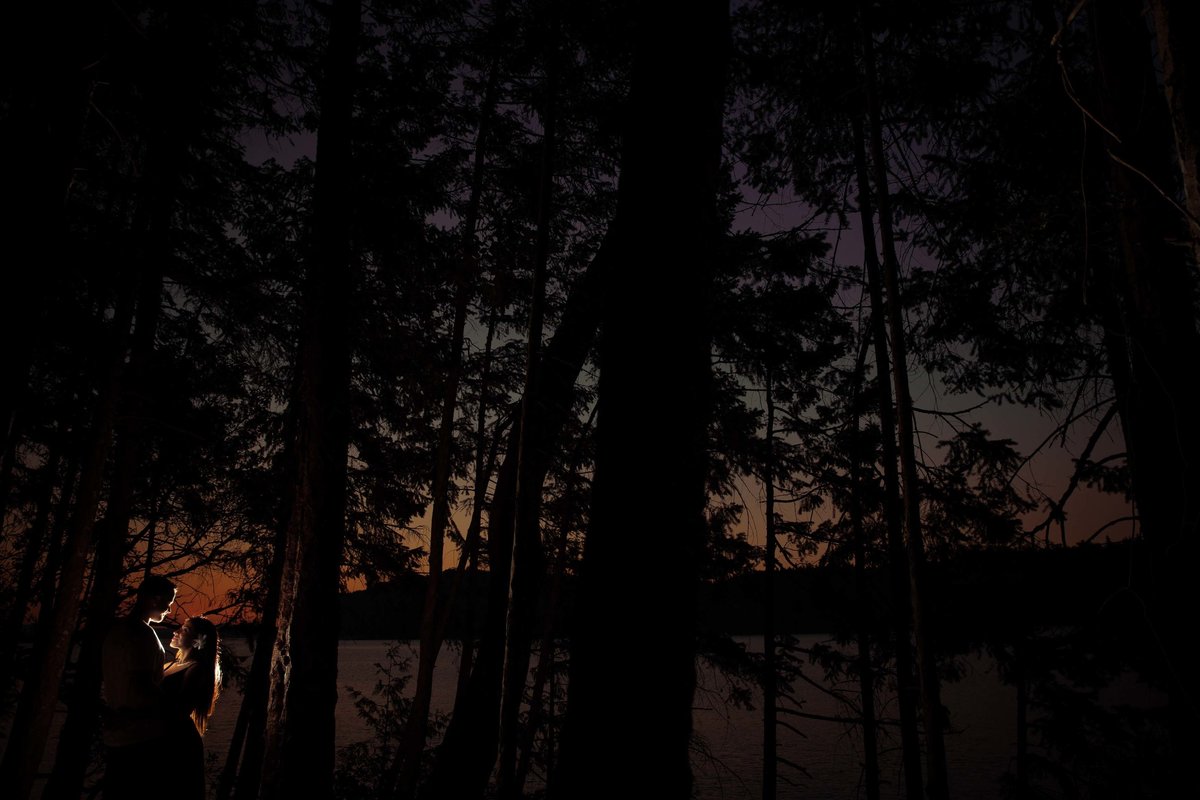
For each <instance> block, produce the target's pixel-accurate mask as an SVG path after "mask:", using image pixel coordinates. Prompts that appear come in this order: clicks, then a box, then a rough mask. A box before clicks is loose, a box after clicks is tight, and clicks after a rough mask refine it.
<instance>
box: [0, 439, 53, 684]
mask: <svg viewBox="0 0 1200 800" xmlns="http://www.w3.org/2000/svg"><path fill="white" fill-rule="evenodd" d="M61 461H62V456H61V447H60V446H52V450H51V452H50V455H49V457H48V458H47V460H46V463H45V465H43V466H42V468H41V469H40V470H39V473H40V474H39V480H38V483H37V487H38V488H37V494H36V499H35V501H34V508H35V509H36V510H35V511H34V517H33V520H32V521H31V522H30V523H29V527H28V528H26V529H25V533H24V535H23V536H22V537H21V538H22V539H23V540H24V542H25V547H24V549H23V550H22V551H21V566H20V567H19V569H18V572H17V582H16V586H15V587H14V589H13V601H12V605H11V606H10V607H9V609H8V615H7V617H6V618H5V620H4V630H3V632H0V697H5V696H7V695H8V691H9V686H10V684H11V682H12V679H13V668H14V666H15V664H14V661H15V658H16V653H17V646H18V644H19V643H20V641H21V636H22V631H23V629H24V627H25V616H26V614H28V613H29V608H30V606H31V605H32V604H33V588H34V586H33V578H34V575H35V573H36V571H37V563H38V560H39V559H40V558H41V555H42V551H43V550H44V549H45V546H46V537H47V534H48V533H49V528H50V510H51V508H52V507H53V505H54V484H55V483H56V482H57V480H58V471H59V466H60V462H61Z"/></svg>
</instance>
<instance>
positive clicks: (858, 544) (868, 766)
mask: <svg viewBox="0 0 1200 800" xmlns="http://www.w3.org/2000/svg"><path fill="white" fill-rule="evenodd" d="M869 341H870V339H869V338H868V337H864V338H863V340H862V347H861V349H860V350H859V354H858V361H857V362H856V363H855V366H854V383H853V387H852V389H851V393H850V394H851V396H850V402H849V410H850V435H851V437H852V439H851V442H852V445H851V447H852V450H851V453H850V481H851V499H850V525H851V528H852V530H853V532H854V598H855V602H856V604H857V608H856V609H855V616H856V617H857V627H858V631H857V636H856V638H857V645H858V654H857V658H856V664H857V667H858V696H859V705H860V709H861V711H862V728H863V783H864V784H865V785H866V790H867V800H879V742H878V729H877V727H876V718H875V669H874V666H873V665H872V660H871V605H872V603H871V598H870V597H869V596H868V583H867V549H868V548H867V544H868V542H867V530H866V525H864V524H863V516H864V515H863V507H862V497H863V494H864V491H865V488H866V485H867V481H868V480H869V476H870V472H871V470H870V466H869V464H870V461H869V460H868V458H867V454H866V453H865V452H864V448H863V445H862V440H861V436H860V433H859V429H858V418H859V416H860V415H861V410H860V409H861V406H862V376H863V372H864V371H865V369H866V358H867V345H868V343H869Z"/></svg>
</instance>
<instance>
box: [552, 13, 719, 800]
mask: <svg viewBox="0 0 1200 800" xmlns="http://www.w3.org/2000/svg"><path fill="white" fill-rule="evenodd" d="M728 13H729V7H728V3H725V2H704V3H700V4H697V3H694V2H682V1H680V2H670V3H662V4H654V5H652V6H646V5H644V6H641V7H639V9H638V14H639V18H638V19H637V25H638V26H637V28H636V37H637V38H636V40H635V42H634V49H633V52H634V65H633V75H632V81H631V93H630V97H629V99H628V101H627V106H626V114H627V116H626V117H625V126H626V127H625V130H624V141H623V148H624V150H623V153H622V159H621V174H620V184H619V189H618V206H617V216H616V219H615V220H614V222H613V229H614V230H615V231H616V232H617V235H618V236H619V239H618V257H617V258H616V259H614V262H613V270H612V271H611V273H609V274H608V275H607V276H606V281H605V290H604V295H603V296H604V317H603V319H604V322H603V328H602V330H603V334H602V339H601V345H600V384H599V388H598V401H597V402H598V404H599V411H598V428H597V434H596V442H597V450H596V460H595V464H596V467H595V479H594V481H593V485H592V515H591V520H590V527H589V530H588V534H587V539H586V541H585V546H584V556H583V564H582V567H581V571H580V584H579V594H578V600H577V602H578V607H577V610H576V617H575V620H574V622H573V625H572V629H571V666H570V681H569V689H568V691H569V695H568V709H567V718H566V723H565V729H564V733H563V740H562V753H561V758H560V761H559V765H558V776H557V777H556V780H557V781H558V789H557V791H559V792H560V793H561V795H562V796H564V797H570V798H581V799H583V800H587V799H588V798H600V797H604V798H610V797H614V796H620V794H622V793H625V792H628V788H629V783H628V776H630V775H636V776H638V779H637V780H638V785H639V791H640V792H641V793H642V794H644V795H645V796H648V797H657V798H680V800H682V799H683V798H688V797H690V796H691V791H692V775H691V766H690V762H689V745H690V739H691V732H692V702H693V700H694V694H695V681H696V672H695V648H696V643H695V624H696V608H697V592H698V588H699V583H700V563H701V559H702V557H703V556H702V554H703V551H704V547H705V542H706V537H707V523H706V520H705V513H704V512H705V504H706V500H707V498H706V479H707V475H708V464H707V453H706V432H707V423H708V420H709V417H710V414H711V409H710V406H709V402H710V384H711V361H710V358H711V356H710V338H709V332H708V329H707V320H708V313H709V302H710V296H709V295H710V291H711V289H710V283H711V275H712V273H711V269H712V266H713V264H712V259H713V257H714V252H715V251H716V249H717V247H718V245H719V240H720V236H721V230H720V228H719V222H718V215H717V208H716V196H717V173H718V168H719V164H720V153H721V129H722V109H723V105H724V104H723V97H724V66H725V59H724V56H725V54H726V52H727V48H728V42H727V36H728V31H727V27H728ZM664 197H670V198H671V202H666V203H664V202H663V198H664ZM668 416H669V420H667V419H664V418H665V417H668ZM647 492H650V493H651V495H652V500H651V502H649V503H648V504H646V505H643V506H642V510H641V512H640V513H639V514H638V515H636V516H633V517H631V516H630V514H629V513H628V512H629V507H630V506H629V504H630V503H631V502H632V500H631V498H635V497H645V496H646V495H647ZM630 653H633V654H636V657H634V658H630V656H629V654H630ZM634 724H636V726H637V736H638V739H639V741H640V742H641V744H640V745H639V746H638V747H628V746H626V743H627V738H626V737H624V736H621V735H615V736H614V735H613V729H614V728H618V729H619V728H620V727H621V726H623V725H624V726H629V725H634ZM614 765H620V768H614Z"/></svg>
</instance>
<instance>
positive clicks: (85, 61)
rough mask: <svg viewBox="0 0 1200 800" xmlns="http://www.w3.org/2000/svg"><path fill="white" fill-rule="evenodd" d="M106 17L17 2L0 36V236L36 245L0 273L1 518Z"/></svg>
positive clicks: (89, 8)
mask: <svg viewBox="0 0 1200 800" xmlns="http://www.w3.org/2000/svg"><path fill="white" fill-rule="evenodd" d="M108 16H109V14H108V13H106V10H105V9H104V7H103V6H101V5H99V4H96V3H91V2H86V0H70V2H67V3H62V4H56V5H49V4H46V3H18V4H15V5H13V6H11V7H10V8H8V9H6V15H5V24H4V26H3V28H4V32H3V34H2V35H0V36H2V38H0V71H2V73H3V76H4V78H3V82H2V83H0V90H2V94H0V107H3V108H4V111H5V114H4V116H3V118H2V119H0V150H2V151H3V152H5V153H8V154H10V159H9V161H8V167H7V169H6V171H5V178H4V185H3V189H2V191H3V192H4V195H5V196H6V197H7V198H8V202H7V203H5V211H4V214H2V215H0V236H2V237H3V239H4V241H6V242H10V243H16V242H22V241H28V242H37V243H38V244H37V247H35V248H26V249H25V250H24V254H23V255H22V254H18V253H15V252H14V253H12V254H10V256H9V258H8V259H7V266H6V268H5V269H4V270H3V274H2V276H0V281H2V284H0V341H2V342H4V346H3V347H0V382H2V383H3V384H4V389H3V390H0V454H2V456H0V519H5V518H6V516H7V515H6V513H5V512H6V511H7V509H8V499H9V491H10V487H11V476H12V470H13V468H14V466H15V453H16V444H17V442H18V440H19V439H20V425H21V423H20V411H21V408H22V406H23V405H24V404H25V402H26V392H27V386H28V377H29V368H30V365H31V363H32V358H33V353H34V349H35V346H36V343H38V342H40V341H43V340H44V339H45V338H47V337H46V336H45V333H46V321H47V319H49V318H51V316H52V314H53V309H54V304H53V303H51V302H49V299H50V293H51V291H52V289H53V286H54V283H55V280H56V278H58V277H59V275H60V274H61V268H62V267H61V265H62V263H63V262H64V261H65V258H63V257H62V255H61V253H62V251H61V250H60V248H61V246H62V244H63V241H64V236H63V234H64V231H65V221H66V220H65V215H64V206H65V202H66V198H67V194H68V190H69V187H70V184H71V178H72V172H73V170H74V167H75V159H76V151H77V150H78V144H79V138H80V135H81V134H82V131H83V127H84V121H85V120H86V118H87V114H88V108H89V100H90V94H91V91H92V87H93V85H94V83H95V81H96V80H97V79H98V78H99V70H98V69H97V68H96V65H97V62H98V61H99V59H100V58H101V54H102V52H103V47H104V44H105V42H104V35H103V31H104V28H105V27H106V21H107V17H108Z"/></svg>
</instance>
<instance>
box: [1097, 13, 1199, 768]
mask: <svg viewBox="0 0 1200 800" xmlns="http://www.w3.org/2000/svg"><path fill="white" fill-rule="evenodd" d="M1090 18H1091V20H1092V23H1093V31H1094V36H1095V39H1096V52H1097V57H1098V63H1097V72H1098V74H1099V76H1100V114H1101V117H1102V118H1103V120H1104V122H1105V126H1106V127H1107V128H1108V129H1109V130H1110V131H1112V132H1113V134H1115V137H1112V138H1109V135H1108V134H1106V133H1100V134H1098V136H1102V137H1104V138H1103V139H1102V141H1103V142H1104V145H1105V148H1106V150H1107V152H1106V153H1105V157H1104V162H1105V163H1106V166H1107V170H1106V172H1105V174H1106V176H1107V178H1108V182H1109V183H1108V186H1109V192H1110V196H1111V197H1112V198H1113V201H1114V203H1113V204H1114V206H1115V213H1116V223H1117V225H1116V234H1117V241H1118V244H1119V247H1120V253H1119V257H1118V260H1117V263H1116V264H1115V268H1114V270H1113V274H1112V275H1110V276H1106V280H1105V281H1103V282H1102V283H1101V285H1102V286H1104V287H1105V288H1107V289H1108V290H1109V291H1110V292H1111V294H1112V296H1111V297H1110V298H1104V299H1103V300H1102V301H1101V302H1102V304H1107V310H1108V318H1109V319H1110V320H1111V323H1112V325H1113V326H1114V327H1112V328H1111V329H1110V330H1109V331H1106V334H1107V335H1106V342H1107V343H1108V345H1109V352H1110V368H1111V371H1112V373H1113V376H1114V384H1115V385H1116V387H1117V390H1118V391H1117V401H1118V404H1119V408H1120V414H1121V426H1122V429H1123V432H1124V434H1125V442H1126V451H1127V453H1128V460H1129V467H1130V475H1131V478H1132V485H1133V494H1134V498H1135V501H1136V504H1137V512H1138V518H1139V521H1140V528H1141V537H1140V538H1139V540H1138V541H1137V542H1136V547H1135V554H1136V557H1135V560H1134V564H1133V573H1132V576H1131V578H1132V581H1131V583H1132V586H1133V589H1134V592H1135V593H1136V596H1137V598H1138V609H1137V613H1138V616H1139V617H1141V618H1143V619H1144V620H1145V621H1146V629H1145V630H1144V631H1143V633H1144V634H1145V635H1146V636H1147V641H1148V642H1152V643H1153V645H1151V647H1152V648H1153V649H1154V650H1156V651H1157V652H1154V655H1156V656H1157V658H1158V663H1159V666H1160V668H1161V669H1162V674H1163V679H1164V681H1165V684H1166V686H1167V693H1168V707H1169V714H1168V716H1169V722H1168V724H1169V727H1170V735H1171V739H1172V743H1171V744H1172V746H1171V752H1170V753H1169V754H1168V756H1167V759H1168V765H1169V770H1168V772H1167V775H1166V776H1165V782H1164V783H1163V785H1165V786H1177V785H1184V781H1186V780H1187V777H1186V776H1188V775H1190V774H1191V772H1192V767H1191V759H1192V758H1194V754H1195V751H1196V748H1197V747H1200V742H1198V735H1197V732H1196V726H1195V718H1196V715H1197V713H1200V703H1198V702H1197V698H1196V693H1195V689H1194V687H1193V686H1192V685H1191V682H1190V681H1189V679H1188V674H1189V665H1190V664H1191V661H1192V658H1191V655H1190V648H1189V647H1188V645H1187V642H1186V637H1184V636H1181V635H1179V634H1178V631H1180V630H1186V629H1187V626H1188V625H1189V624H1190V623H1189V620H1190V616H1191V609H1192V606H1193V605H1194V603H1193V600H1192V597H1191V594H1190V586H1191V582H1192V578H1191V575H1190V574H1189V570H1190V569H1191V565H1192V564H1194V563H1195V560H1196V558H1197V556H1198V555H1200V554H1198V552H1197V549H1198V547H1200V504H1197V503H1196V502H1195V498H1196V497H1197V493H1198V492H1200V464H1198V462H1197V460H1196V453H1197V452H1200V424H1197V421H1196V419H1195V415H1194V414H1193V413H1191V410H1190V405H1191V403H1192V401H1193V398H1194V396H1195V391H1194V389H1193V388H1192V386H1191V384H1192V383H1193V381H1192V376H1191V374H1190V370H1189V369H1188V368H1187V366H1184V365H1190V364H1194V363H1196V362H1197V360H1198V359H1200V334H1197V330H1196V323H1197V311H1196V306H1195V302H1194V298H1195V296H1196V295H1195V292H1196V284H1197V277H1196V272H1195V270H1194V269H1189V268H1188V264H1187V259H1186V257H1184V255H1183V253H1182V252H1181V251H1180V249H1179V248H1178V247H1177V246H1175V244H1174V242H1176V241H1178V240H1180V239H1184V238H1186V237H1187V233H1186V232H1185V230H1186V229H1185V226H1184V225H1183V224H1181V220H1180V217H1179V215H1178V212H1177V211H1174V209H1172V207H1171V205H1170V204H1169V203H1167V202H1166V201H1165V200H1164V199H1163V197H1162V196H1161V195H1160V193H1159V188H1161V187H1165V186H1170V185H1171V179H1170V175H1171V171H1172V168H1171V166H1170V163H1171V161H1172V160H1173V159H1171V157H1170V156H1171V150H1172V148H1171V142H1172V138H1171V132H1170V129H1169V124H1170V123H1171V122H1172V121H1174V120H1173V119H1172V116H1171V114H1170V113H1169V111H1168V109H1166V108H1164V107H1163V106H1161V105H1159V104H1158V102H1155V101H1157V100H1159V99H1160V95H1159V94H1158V92H1157V89H1156V88H1155V75H1154V73H1153V71H1152V69H1151V66H1152V65H1151V64H1150V63H1149V62H1148V60H1147V59H1146V57H1145V56H1146V53H1147V51H1148V49H1149V42H1148V35H1147V32H1146V30H1145V27H1144V24H1143V21H1142V18H1141V14H1140V9H1139V8H1138V7H1137V6H1134V5H1132V4H1129V3H1121V2H1114V1H1113V0H1096V2H1093V3H1092V7H1091V14H1090ZM1176 77H1177V78H1178V77H1179V76H1178V75H1177V76H1176Z"/></svg>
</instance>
